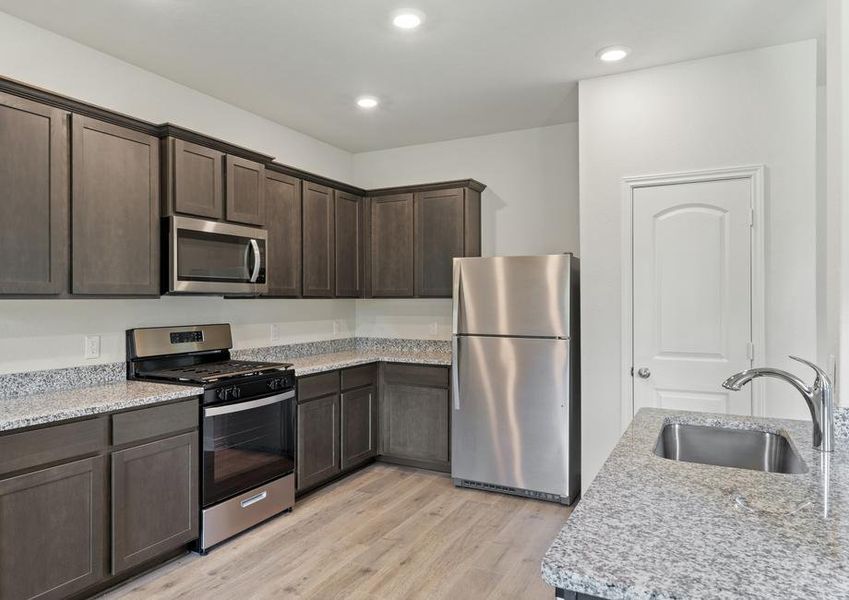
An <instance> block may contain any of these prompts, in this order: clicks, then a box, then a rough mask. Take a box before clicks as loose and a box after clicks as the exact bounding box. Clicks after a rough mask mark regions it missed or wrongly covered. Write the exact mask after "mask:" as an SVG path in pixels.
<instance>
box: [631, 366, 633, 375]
mask: <svg viewBox="0 0 849 600" xmlns="http://www.w3.org/2000/svg"><path fill="white" fill-rule="evenodd" d="M633 376H634V367H633V366H632V367H631V377H633Z"/></svg>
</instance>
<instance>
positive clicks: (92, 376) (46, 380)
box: [0, 362, 127, 398]
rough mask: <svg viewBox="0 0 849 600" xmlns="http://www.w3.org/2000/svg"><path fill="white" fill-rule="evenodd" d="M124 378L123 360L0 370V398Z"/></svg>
mask: <svg viewBox="0 0 849 600" xmlns="http://www.w3.org/2000/svg"><path fill="white" fill-rule="evenodd" d="M126 378H127V365H126V363H123V362H116V363H109V364H105V365H91V366H82V367H68V368H65V369H47V370H44V371H28V372H23V373H9V374H0V398H8V397H10V396H21V395H24V394H43V393H45V392H53V391H61V390H67V389H68V388H70V387H75V388H76V387H90V386H94V385H105V384H109V383H117V382H119V381H123V380H124V379H126Z"/></svg>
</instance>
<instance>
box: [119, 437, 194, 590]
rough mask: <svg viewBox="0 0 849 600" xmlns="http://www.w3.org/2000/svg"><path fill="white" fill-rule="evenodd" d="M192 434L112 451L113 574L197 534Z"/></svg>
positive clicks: (191, 538)
mask: <svg viewBox="0 0 849 600" xmlns="http://www.w3.org/2000/svg"><path fill="white" fill-rule="evenodd" d="M199 456H200V451H199V448H198V434H197V431H191V432H189V433H184V434H181V435H176V436H172V437H168V438H165V439H162V440H157V441H153V442H149V443H146V444H142V445H139V446H133V447H130V448H126V449H124V450H119V451H117V452H113V453H112V457H111V458H112V461H111V462H112V572H113V573H120V572H122V571H124V570H126V569H129V568H131V567H134V566H136V565H139V564H141V563H144V562H145V561H147V560H150V559H151V558H155V557H156V556H159V555H161V554H163V553H166V552H168V551H170V550H174V549H175V548H179V547H180V546H183V545H184V544H186V543H188V542H190V541H192V540H194V539H196V538H197V536H198V477H199V475H198V457H199Z"/></svg>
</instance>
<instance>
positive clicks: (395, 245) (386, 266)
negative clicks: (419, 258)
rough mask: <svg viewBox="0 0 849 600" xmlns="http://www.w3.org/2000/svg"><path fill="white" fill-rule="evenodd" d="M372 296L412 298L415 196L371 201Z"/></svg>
mask: <svg viewBox="0 0 849 600" xmlns="http://www.w3.org/2000/svg"><path fill="white" fill-rule="evenodd" d="M370 204H371V206H370V214H369V222H370V229H371V231H370V238H371V241H370V246H371V256H370V263H371V265H370V266H371V268H370V281H371V290H370V292H371V293H370V295H371V296H374V297H390V298H392V297H397V298H401V297H411V296H413V294H414V292H415V290H414V286H413V194H395V195H391V196H380V197H377V198H371V203H370Z"/></svg>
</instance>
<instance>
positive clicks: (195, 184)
mask: <svg viewBox="0 0 849 600" xmlns="http://www.w3.org/2000/svg"><path fill="white" fill-rule="evenodd" d="M164 145H165V154H166V174H165V179H166V192H165V193H166V199H167V203H168V205H170V206H172V207H173V211H174V212H178V213H181V214H186V215H193V216H196V217H206V218H209V219H223V218H224V153H223V152H218V151H217V150H212V149H210V148H207V147H205V146H200V145H198V144H192V143H191V142H186V141H184V140H180V139H177V138H167V139H166V140H165V142H164Z"/></svg>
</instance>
